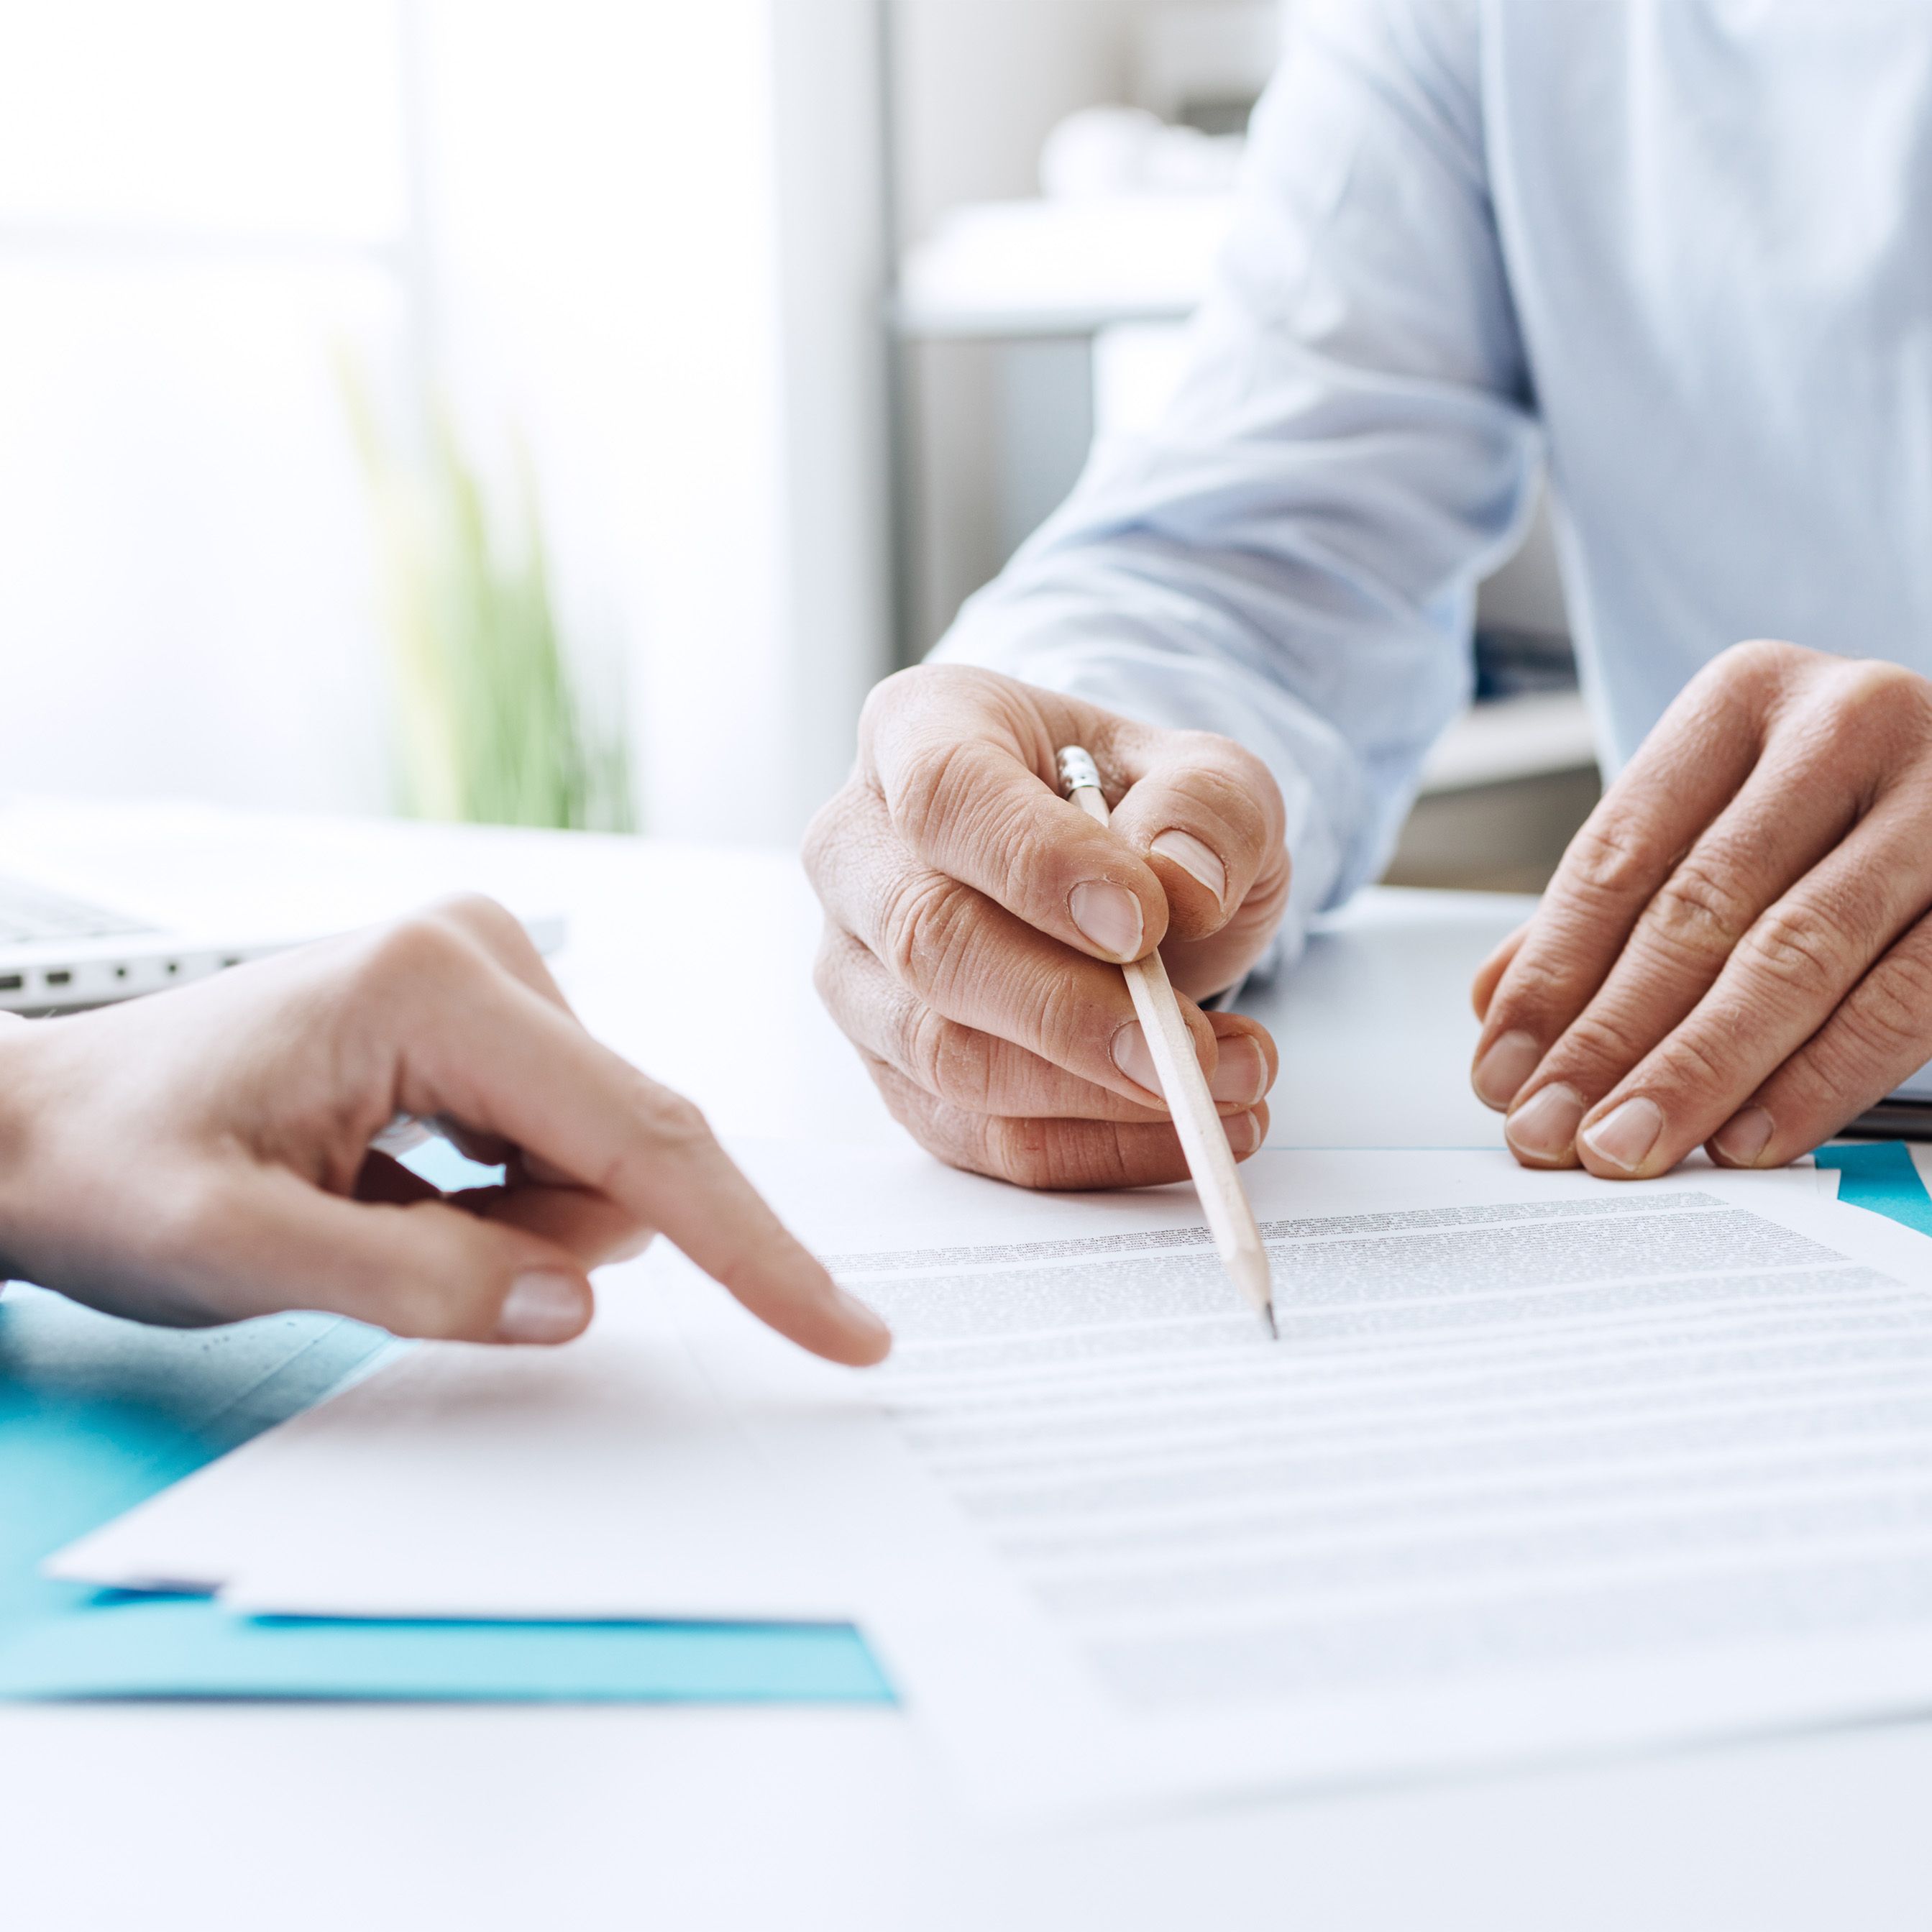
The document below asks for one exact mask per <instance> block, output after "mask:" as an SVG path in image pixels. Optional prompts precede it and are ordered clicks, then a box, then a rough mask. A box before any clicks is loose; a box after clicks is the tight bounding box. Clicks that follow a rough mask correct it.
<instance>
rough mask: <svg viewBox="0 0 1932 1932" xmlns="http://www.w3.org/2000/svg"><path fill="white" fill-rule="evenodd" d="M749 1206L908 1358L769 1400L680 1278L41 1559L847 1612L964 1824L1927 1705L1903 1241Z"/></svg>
mask: <svg viewBox="0 0 1932 1932" xmlns="http://www.w3.org/2000/svg"><path fill="white" fill-rule="evenodd" d="M751 1165H752V1166H753V1167H754V1173H755V1174H756V1176H757V1178H758V1179H759V1180H760V1182H761V1183H762V1184H763V1185H764V1186H765V1187H766V1189H767V1190H768V1192H769V1193H771V1194H772V1196H774V1198H775V1200H776V1201H777V1202H778V1205H779V1206H780V1208H781V1211H784V1212H786V1213H787V1214H788V1216H789V1217H790V1218H791V1219H792V1220H793V1223H794V1224H795V1225H797V1226H799V1227H800V1228H801V1229H802V1232H805V1235H806V1236H807V1238H808V1239H810V1240H811V1241H814V1244H816V1245H817V1246H818V1247H820V1249H821V1250H822V1251H824V1252H826V1253H829V1254H831V1255H832V1256H834V1257H835V1266H836V1268H837V1270H838V1273H839V1274H840V1275H841V1278H842V1279H844V1280H845V1281H846V1282H847V1284H848V1285H849V1286H851V1287H852V1288H853V1289H854V1290H855V1291H856V1292H859V1293H860V1294H862V1295H865V1296H866V1297H867V1298H869V1299H871V1301H874V1303H875V1304H877V1306H878V1307H880V1308H881V1310H883V1312H884V1313H886V1314H887V1316H889V1318H890V1319H891V1320H892V1322H893V1324H894V1326H895V1329H896V1331H897V1332H898V1337H899V1346H898V1350H897V1352H895V1356H894V1358H893V1360H892V1363H891V1364H889V1365H888V1366H887V1367H886V1369H885V1370H883V1371H882V1372H876V1373H872V1374H870V1375H865V1376H859V1375H854V1374H852V1373H848V1372H845V1371H841V1370H833V1369H830V1368H828V1367H826V1366H825V1365H823V1364H818V1363H815V1362H813V1361H809V1360H808V1358H804V1357H802V1356H801V1355H799V1354H798V1353H797V1352H796V1351H793V1350H790V1349H787V1347H786V1346H784V1344H782V1343H779V1342H778V1341H777V1340H775V1338H773V1337H769V1336H768V1335H767V1334H765V1333H764V1332H763V1331H760V1330H758V1329H757V1328H756V1327H755V1326H754V1325H752V1324H751V1323H750V1322H748V1320H747V1319H745V1318H744V1317H743V1316H742V1315H740V1314H739V1313H738V1312H737V1311H736V1310H734V1309H733V1308H732V1307H731V1306H730V1304H728V1302H727V1301H725V1300H724V1298H723V1297H722V1296H721V1295H718V1293H717V1292H715V1290H711V1289H708V1287H707V1286H706V1285H704V1284H703V1283H701V1282H700V1281H698V1280H697V1279H696V1278H695V1277H693V1276H692V1275H691V1274H690V1272H689V1271H685V1270H682V1269H681V1268H677V1267H675V1266H672V1265H667V1264H664V1263H660V1264H659V1265H658V1269H657V1271H656V1272H655V1274H652V1275H649V1276H648V1277H633V1278H631V1279H628V1280H622V1281H620V1282H619V1283H618V1284H617V1285H616V1288H615V1289H614V1291H613V1292H611V1293H610V1294H608V1295H607V1297H606V1304H607V1314H606V1316H605V1318H604V1321H603V1322H601V1323H600V1327H599V1328H598V1330H597V1331H593V1333H592V1337H591V1338H590V1339H589V1340H587V1341H586V1343H583V1344H581V1345H579V1346H577V1348H575V1349H572V1350H570V1351H567V1352H564V1353H563V1354H562V1355H559V1356H555V1357H548V1358H543V1357H536V1356H527V1357H526V1356H519V1357H514V1358H513V1357H507V1356H502V1355H489V1354H487V1353H484V1352H476V1351H466V1350H456V1349H452V1350H435V1351H421V1352H418V1353H417V1355H416V1356H415V1357H413V1358H412V1359H411V1360H410V1361H409V1362H408V1363H407V1364H404V1366H403V1367H401V1368H399V1369H398V1370H392V1371H390V1372H388V1373H386V1374H384V1375H383V1376H379V1377H377V1378H376V1379H374V1380H373V1381H372V1382H369V1383H368V1384H365V1385H363V1386H362V1387H361V1388H358V1389H356V1390H354V1391H350V1393H349V1394H347V1395H345V1396H344V1397H341V1398H339V1399H338V1400H336V1401H335V1402H334V1403H331V1404H329V1405H328V1406H326V1407H325V1408H324V1409H321V1410H320V1411H317V1412H315V1413H314V1415H311V1416H310V1417H308V1418H303V1419H302V1420H300V1421H298V1422H296V1423H295V1424H290V1425H289V1426H288V1427H286V1428H284V1429H283V1430H279V1431H277V1432H275V1433H274V1434H273V1435H272V1436H269V1437H266V1438H264V1439H262V1440H261V1441H260V1442H258V1443H257V1444H255V1445H251V1447H250V1448H248V1449H245V1450H244V1451H241V1452H239V1454H237V1455H236V1456H235V1457H231V1458H230V1459H229V1460H228V1461H227V1462H226V1463H224V1464H222V1465H219V1466H217V1468H216V1469H214V1470H212V1471H211V1472H208V1474H207V1475H205V1476H202V1477H200V1478H196V1479H194V1480H193V1481H191V1482H190V1483H189V1484H184V1485H182V1486H181V1487H180V1488H179V1489H178V1490H175V1491H173V1492H171V1493H169V1495H168V1496H164V1497H163V1498H162V1499H159V1501H158V1502H156V1503H155V1504H154V1505H150V1506H148V1508H146V1509H145V1510H144V1511H139V1512H136V1514H135V1515H134V1516H133V1517H130V1518H127V1519H125V1520H124V1521H123V1523H121V1524H120V1525H117V1526H114V1527H113V1528H111V1529H110V1530H109V1531H107V1532H104V1533H103V1534H101V1535H99V1536H97V1537H96V1538H92V1539H90V1540H89V1543H88V1544H85V1545H81V1546H77V1547H76V1548H75V1550H73V1551H72V1552H70V1553H68V1556H66V1558H65V1559H64V1560H63V1563H62V1569H63V1572H64V1574H69V1575H77V1576H84V1577H87V1578H89V1579H91V1580H98V1581H103V1582H114V1583H128V1582H131V1581H136V1580H150V1581H152V1580H175V1581H180V1580H191V1581H194V1582H196V1583H201V1584H204V1585H208V1586H216V1587H219V1588H220V1589H221V1591H222V1592H223V1598H224V1601H232V1602H233V1603H234V1604H236V1605H237V1606H239V1607H248V1608H252V1609H256V1610H275V1611H282V1612H290V1613H305V1612H322V1613H336V1614H341V1613H364V1614H371V1615H390V1616H393V1615H398V1614H402V1615H412V1614H421V1615H443V1616H449V1615H467V1616H506V1615H519V1616H529V1615H542V1616H626V1615H628V1616H661V1615H667V1614H679V1615H693V1614H705V1613H709V1614H713V1615H722V1614H736V1615H756V1616H774V1615H779V1616H782V1615H787V1614H789V1615H793V1616H802V1617H810V1618H817V1617H823V1616H852V1617H853V1618H854V1619H856V1620H857V1621H858V1622H860V1623H861V1625H862V1627H863V1628H864V1629H865V1631H866V1634H867V1635H868V1638H869V1639H870V1640H871V1641H872V1642H873V1643H874V1646H875V1647H876V1648H877V1649H878V1651H879V1652H880V1655H881V1656H882V1658H883V1661H884V1662H885V1664H886V1667H887V1670H888V1671H889V1673H890V1674H891V1675H892V1676H893V1677H894V1679H895V1682H897V1684H898V1687H899V1689H900V1691H901V1695H902V1696H903V1697H904V1700H905V1701H906V1702H907V1704H908V1706H909V1707H910V1711H911V1712H912V1714H913V1716H914V1718H916V1720H917V1721H919V1722H920V1723H922V1724H924V1725H926V1727H929V1730H930V1731H931V1733H932V1735H933V1736H934V1737H935V1739H937V1740H938V1741H939V1742H941V1743H942V1744H943V1745H944V1746H945V1747H947V1749H948V1750H949V1751H950V1752H951V1753H952V1754H953V1756H954V1757H955V1758H956V1760H957V1762H958V1763H959V1765H960V1766H962V1769H964V1770H965V1772H966V1774H967V1775H968V1778H970V1780H971V1782H972V1784H974V1786H975V1787H977V1789H979V1790H980V1791H981V1792H983V1793H985V1794H986V1795H988V1796H991V1797H992V1798H994V1799H996V1800H998V1801H1000V1802H1006V1803H1010V1804H1019V1805H1028V1806H1031V1805H1035V1804H1037V1803H1041V1802H1074V1803H1089V1802H1103V1801H1106V1800H1109V1799H1118V1798H1121V1797H1136V1796H1151V1795H1156V1794H1160V1793H1174V1792H1179V1791H1184V1792H1192V1793H1213V1792H1219V1791H1227V1790H1237V1789H1244V1788H1248V1789H1251V1788H1255V1787H1265V1786H1270V1785H1280V1784H1321V1783H1330V1782H1334V1781H1337V1780H1342V1779H1360V1778H1371V1777H1378V1776H1383V1775H1391V1774H1398V1773H1400V1774H1409V1773H1414V1772H1418V1771H1422V1770H1442V1769H1450V1768H1453V1767H1456V1766H1466V1765H1470V1764H1475V1763H1494V1762H1497V1761H1501V1760H1510V1759H1522V1758H1525V1757H1538V1756H1547V1755H1550V1754H1567V1753H1571V1752H1576V1751H1586V1750H1591V1749H1595V1748H1603V1747H1605V1746H1610V1745H1615V1746H1618V1747H1628V1746H1631V1745H1640V1744H1654V1743H1661V1742H1673V1741H1681V1740H1685V1739H1692V1738H1697V1737H1708V1736H1716V1735H1721V1734H1727V1733H1739V1732H1743V1731H1749V1730H1763V1729H1767V1728H1770V1727H1778V1726H1782V1725H1787V1724H1793V1723H1801V1722H1802V1723H1817V1722H1820V1721H1829V1720H1834V1719H1839V1718H1852V1717H1863V1716H1868V1715H1875V1714H1877V1713H1880V1712H1893V1711H1897V1710H1900V1709H1904V1708H1907V1707H1917V1706H1923V1704H1924V1702H1925V1700H1926V1699H1927V1697H1932V1267H1929V1266H1928V1262H1932V1244H1928V1243H1927V1241H1926V1239H1925V1238H1924V1237H1922V1236H1920V1235H1915V1234H1913V1233H1911V1232H1909V1231H1907V1230H1905V1229H1901V1228H1899V1227H1897V1226H1894V1225H1893V1224H1891V1223H1888V1222H1885V1221H1882V1220H1879V1219H1877V1218H1876V1217H1873V1216H1870V1215H1867V1214H1863V1213H1861V1212H1860V1211H1857V1210H1855V1209H1852V1208H1843V1207H1841V1206H1839V1205H1837V1204H1836V1203H1835V1202H1833V1201H1832V1199H1830V1198H1829V1188H1828V1187H1827V1185H1826V1182H1827V1179H1828V1177H1825V1176H1823V1175H1818V1174H1816V1173H1814V1172H1812V1171H1811V1170H1809V1169H1805V1170H1797V1171H1794V1172H1790V1173H1787V1174H1784V1175H1728V1174H1721V1173H1718V1172H1714V1171H1712V1170H1711V1169H1688V1170H1686V1171H1685V1172H1681V1173H1680V1174H1679V1175H1676V1176H1675V1177H1673V1178H1670V1179H1669V1180H1667V1181H1661V1182H1654V1183H1649V1184H1642V1185H1639V1186H1624V1187H1611V1186H1608V1185H1606V1184H1600V1183H1598V1182H1595V1181H1592V1180H1590V1179H1589V1178H1588V1177H1586V1176H1583V1175H1526V1174H1524V1173H1523V1172H1520V1171H1519V1170H1517V1169H1516V1168H1515V1167H1514V1166H1513V1165H1512V1164H1511V1163H1509V1162H1508V1160H1507V1159H1506V1158H1505V1157H1502V1156H1498V1155H1492V1154H1400V1155H1392V1154H1265V1155H1263V1156H1261V1157H1258V1158H1257V1159H1256V1160H1254V1161H1253V1162H1251V1163H1249V1164H1248V1165H1247V1167H1246V1168H1245V1169H1244V1175H1245V1176H1246V1178H1247V1181H1248V1183H1249V1185H1250V1190H1251V1191H1252V1193H1253V1197H1254V1199H1255V1203H1256V1208H1257V1211H1258V1212H1259V1214H1260V1216H1261V1217H1262V1220H1263V1222H1264V1223H1265V1226H1264V1233H1265V1235H1266V1237H1267V1238H1268V1242H1269V1246H1270V1249H1271V1254H1272V1256H1274V1261H1275V1265H1276V1270H1277V1306H1278V1308H1279V1310H1280V1316H1281V1326H1282V1340H1281V1341H1280V1343H1279V1344H1277V1345H1271V1344H1269V1343H1268V1342H1267V1340H1265V1337H1264V1336H1263V1335H1262V1332H1261V1331H1260V1330H1259V1327H1258V1325H1256V1323H1255V1322H1254V1321H1253V1318H1252V1317H1251V1316H1248V1315H1247V1314H1245V1313H1244V1312H1243V1311H1242V1310H1241V1308H1240V1307H1239V1305H1238V1303H1237V1302H1236V1301H1235V1297H1234V1295H1233V1292H1232V1289H1230V1288H1229V1286H1228V1284H1227V1283H1226V1280H1225V1278H1224V1277H1223V1276H1222V1275H1221V1274H1220V1270H1219V1268H1218V1267H1217V1265H1216V1263H1215V1262H1214V1257H1213V1254H1212V1251H1211V1248H1210V1247H1208V1244H1207V1242H1206V1239H1205V1234H1204V1233H1203V1232H1202V1229H1200V1228H1199V1226H1198V1224H1197V1220H1196V1214H1195V1213H1194V1211H1193V1197H1192V1196H1191V1195H1190V1193H1188V1192H1187V1190H1160V1191H1157V1192H1154V1193H1143V1194H1138V1195H1131V1196H1105V1197H1052V1196H1047V1197H1042V1196H1025V1195H1021V1194H1017V1193H1014V1192H1013V1191H1012V1190H1006V1189H1002V1188H999V1187H995V1186H994V1185H993V1184H990V1183H987V1182H983V1181H976V1180H974V1179H972V1178H970V1177H967V1176H963V1175H956V1174H952V1173H950V1172H946V1171H944V1170H942V1169H937V1168H935V1167H933V1166H930V1165H929V1164H928V1163H925V1162H923V1161H922V1160H919V1159H918V1158H917V1157H913V1156H911V1155H908V1156H907V1157H905V1158H904V1160H893V1159H892V1158H890V1157H864V1156H846V1157H837V1156H833V1155H829V1154H825V1153H823V1152H820V1153H818V1154H800V1153H796V1152H794V1153H789V1154H784V1155H782V1156H778V1155H772V1156H768V1157H762V1158H756V1159H754V1160H753V1161H752V1163H751Z"/></svg>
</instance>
